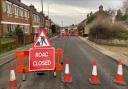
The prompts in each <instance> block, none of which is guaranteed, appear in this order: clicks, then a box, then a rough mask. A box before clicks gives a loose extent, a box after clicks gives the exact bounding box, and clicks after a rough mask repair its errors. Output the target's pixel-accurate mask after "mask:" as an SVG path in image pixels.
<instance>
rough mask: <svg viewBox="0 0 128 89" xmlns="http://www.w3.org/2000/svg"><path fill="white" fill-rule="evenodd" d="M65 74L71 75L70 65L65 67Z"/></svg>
mask: <svg viewBox="0 0 128 89" xmlns="http://www.w3.org/2000/svg"><path fill="white" fill-rule="evenodd" d="M65 73H66V74H69V64H66V66H65Z"/></svg>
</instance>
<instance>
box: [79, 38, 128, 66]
mask: <svg viewBox="0 0 128 89" xmlns="http://www.w3.org/2000/svg"><path fill="white" fill-rule="evenodd" d="M79 38H80V39H82V40H83V41H85V42H86V43H87V44H89V45H90V46H91V47H93V48H95V49H96V50H98V51H99V52H101V53H102V54H104V55H106V56H109V57H111V58H112V59H114V60H116V61H118V60H119V59H122V62H123V64H124V65H125V66H128V56H126V55H124V54H121V53H119V52H112V51H110V50H107V49H105V48H104V47H102V46H100V45H98V44H96V43H94V42H92V41H89V40H88V38H83V37H79Z"/></svg>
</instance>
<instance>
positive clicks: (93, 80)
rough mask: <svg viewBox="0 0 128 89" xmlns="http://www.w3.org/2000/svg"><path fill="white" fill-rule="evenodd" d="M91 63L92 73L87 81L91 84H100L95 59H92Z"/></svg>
mask: <svg viewBox="0 0 128 89" xmlns="http://www.w3.org/2000/svg"><path fill="white" fill-rule="evenodd" d="M92 64H93V70H92V75H91V77H90V78H89V82H90V83H91V84H96V85H97V84H100V80H99V78H98V76H97V67H96V59H94V60H93V62H92Z"/></svg>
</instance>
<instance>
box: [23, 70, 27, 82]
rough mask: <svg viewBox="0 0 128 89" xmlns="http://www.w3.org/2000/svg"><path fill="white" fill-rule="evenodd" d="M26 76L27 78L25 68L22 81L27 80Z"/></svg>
mask: <svg viewBox="0 0 128 89" xmlns="http://www.w3.org/2000/svg"><path fill="white" fill-rule="evenodd" d="M26 78H27V76H26V74H25V69H23V75H22V81H26Z"/></svg>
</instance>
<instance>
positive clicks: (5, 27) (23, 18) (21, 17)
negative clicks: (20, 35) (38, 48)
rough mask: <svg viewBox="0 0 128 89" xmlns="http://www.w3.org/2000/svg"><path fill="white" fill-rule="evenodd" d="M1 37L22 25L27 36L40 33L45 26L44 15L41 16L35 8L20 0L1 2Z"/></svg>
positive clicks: (3, 0) (2, 0) (4, 0)
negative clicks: (40, 28) (40, 29)
mask: <svg viewBox="0 0 128 89" xmlns="http://www.w3.org/2000/svg"><path fill="white" fill-rule="evenodd" d="M0 4H1V5H0V7H1V8H0V12H2V13H0V37H2V36H4V35H5V34H6V33H8V32H10V31H13V30H15V28H16V26H17V25H20V27H21V28H22V30H23V31H24V33H25V34H28V35H30V34H33V33H38V31H39V27H43V26H44V18H45V17H44V15H40V13H39V12H37V11H36V9H35V8H34V6H32V5H31V6H27V5H25V4H23V3H21V1H20V0H0Z"/></svg>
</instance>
